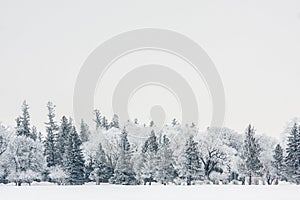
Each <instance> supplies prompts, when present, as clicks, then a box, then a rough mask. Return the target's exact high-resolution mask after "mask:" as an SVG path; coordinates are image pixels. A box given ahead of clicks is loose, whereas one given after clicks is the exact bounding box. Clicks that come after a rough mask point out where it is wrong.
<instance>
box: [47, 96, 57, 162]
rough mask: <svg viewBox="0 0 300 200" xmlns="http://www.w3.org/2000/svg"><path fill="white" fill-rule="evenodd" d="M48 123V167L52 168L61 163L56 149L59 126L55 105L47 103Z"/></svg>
mask: <svg viewBox="0 0 300 200" xmlns="http://www.w3.org/2000/svg"><path fill="white" fill-rule="evenodd" d="M47 109H48V120H49V121H48V122H46V123H45V124H46V132H47V136H46V139H45V151H44V155H45V157H46V161H47V166H48V167H52V166H55V165H57V164H58V163H59V159H60V158H59V156H58V149H57V148H56V142H57V131H58V126H57V123H56V121H55V105H53V103H51V102H48V103H47Z"/></svg>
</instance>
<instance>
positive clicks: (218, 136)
mask: <svg viewBox="0 0 300 200" xmlns="http://www.w3.org/2000/svg"><path fill="white" fill-rule="evenodd" d="M227 132H230V130H229V129H226V128H209V129H207V131H205V132H204V133H202V134H199V149H200V154H199V155H200V160H201V162H202V164H203V169H204V175H205V178H206V179H208V180H211V177H210V175H211V174H212V173H214V181H216V182H218V181H219V180H217V179H216V177H224V176H226V174H227V176H228V177H229V175H230V174H229V173H230V172H231V169H232V168H233V166H232V165H233V164H232V161H233V160H231V158H232V159H235V158H234V154H236V153H237V151H236V150H235V149H234V148H233V147H231V146H230V144H229V143H228V141H227V140H226V139H227V137H226V136H227V134H228V133H227ZM216 174H223V176H217V175H216ZM222 181H225V180H224V179H223V180H222Z"/></svg>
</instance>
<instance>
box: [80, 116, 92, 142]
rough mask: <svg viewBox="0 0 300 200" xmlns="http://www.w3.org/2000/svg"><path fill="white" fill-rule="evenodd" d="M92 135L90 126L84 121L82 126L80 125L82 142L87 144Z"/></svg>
mask: <svg viewBox="0 0 300 200" xmlns="http://www.w3.org/2000/svg"><path fill="white" fill-rule="evenodd" d="M90 134H91V132H90V131H89V126H88V125H87V124H86V123H85V122H84V121H83V119H82V120H81V124H80V139H81V141H82V142H87V141H88V140H89V135H90Z"/></svg>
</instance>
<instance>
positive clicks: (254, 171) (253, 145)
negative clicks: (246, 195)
mask: <svg viewBox="0 0 300 200" xmlns="http://www.w3.org/2000/svg"><path fill="white" fill-rule="evenodd" d="M245 135H246V138H245V140H244V151H243V158H244V164H245V165H244V167H245V170H246V174H247V175H248V176H249V185H251V184H252V177H253V176H255V175H260V173H261V168H262V167H263V166H262V163H261V161H260V160H259V156H260V153H261V148H260V146H259V144H258V142H257V141H256V139H255V137H254V136H255V130H254V128H253V127H251V125H249V126H248V128H247V129H246V132H245Z"/></svg>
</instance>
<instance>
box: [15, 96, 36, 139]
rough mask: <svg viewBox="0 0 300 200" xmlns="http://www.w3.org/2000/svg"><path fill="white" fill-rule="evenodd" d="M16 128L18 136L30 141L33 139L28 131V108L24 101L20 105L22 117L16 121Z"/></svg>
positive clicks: (29, 130)
mask: <svg viewBox="0 0 300 200" xmlns="http://www.w3.org/2000/svg"><path fill="white" fill-rule="evenodd" d="M16 122H17V127H16V132H17V135H18V136H22V135H23V136H26V137H29V138H31V139H34V136H33V135H32V132H31V129H30V114H29V106H28V104H27V102H26V101H24V102H23V104H22V115H21V116H20V117H18V118H17V119H16Z"/></svg>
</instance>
